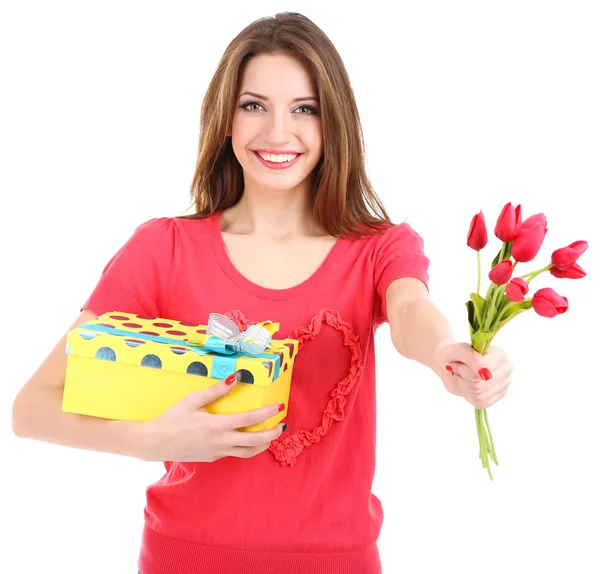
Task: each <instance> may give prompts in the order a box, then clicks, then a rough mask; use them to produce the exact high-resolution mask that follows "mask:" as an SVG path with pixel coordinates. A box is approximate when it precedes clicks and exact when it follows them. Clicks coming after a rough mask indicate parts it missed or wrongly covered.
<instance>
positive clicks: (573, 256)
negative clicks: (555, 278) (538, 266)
mask: <svg viewBox="0 0 600 574" xmlns="http://www.w3.org/2000/svg"><path fill="white" fill-rule="evenodd" d="M587 248H588V243H587V241H574V242H573V243H571V245H568V246H567V247H562V248H561V249H557V250H556V251H554V252H553V253H552V264H553V265H554V266H555V267H558V268H559V269H566V268H567V267H570V266H571V265H573V263H575V261H577V259H578V258H579V256H580V255H581V254H582V253H583V252H584V251H585V250H586V249H587Z"/></svg>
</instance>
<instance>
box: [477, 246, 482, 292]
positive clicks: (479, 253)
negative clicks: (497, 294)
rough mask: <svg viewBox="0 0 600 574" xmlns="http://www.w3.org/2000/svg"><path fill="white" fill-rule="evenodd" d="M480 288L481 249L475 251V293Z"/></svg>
mask: <svg viewBox="0 0 600 574" xmlns="http://www.w3.org/2000/svg"><path fill="white" fill-rule="evenodd" d="M480 288H481V249H480V250H479V251H477V295H479V289H480Z"/></svg>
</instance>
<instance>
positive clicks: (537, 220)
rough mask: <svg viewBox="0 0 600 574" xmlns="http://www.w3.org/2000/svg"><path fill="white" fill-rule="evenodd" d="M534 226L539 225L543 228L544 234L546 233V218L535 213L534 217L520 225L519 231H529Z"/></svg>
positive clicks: (541, 214)
mask: <svg viewBox="0 0 600 574" xmlns="http://www.w3.org/2000/svg"><path fill="white" fill-rule="evenodd" d="M534 225H541V226H542V227H543V228H544V233H545V232H546V231H548V229H547V226H548V225H547V223H546V216H545V215H544V214H543V213H536V214H535V215H531V216H530V217H528V218H527V219H526V220H525V221H523V223H522V224H521V230H523V229H529V228H531V227H533V226H534Z"/></svg>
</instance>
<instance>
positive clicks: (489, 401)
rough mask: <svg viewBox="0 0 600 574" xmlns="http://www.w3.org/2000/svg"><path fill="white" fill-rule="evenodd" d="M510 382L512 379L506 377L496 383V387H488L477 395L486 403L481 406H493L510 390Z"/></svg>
mask: <svg viewBox="0 0 600 574" xmlns="http://www.w3.org/2000/svg"><path fill="white" fill-rule="evenodd" d="M510 383H511V380H510V379H509V378H508V379H504V380H503V381H502V383H501V384H499V385H496V386H495V387H494V388H492V389H488V390H486V391H484V392H483V393H481V394H479V395H477V399H478V400H479V401H481V403H482V404H483V405H484V406H483V407H480V408H488V407H489V406H492V405H493V404H494V403H496V402H498V401H499V400H500V399H501V398H502V397H503V396H504V395H506V393H507V392H508V387H509V386H510Z"/></svg>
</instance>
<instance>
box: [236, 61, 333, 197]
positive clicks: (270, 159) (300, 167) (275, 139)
mask: <svg viewBox="0 0 600 574" xmlns="http://www.w3.org/2000/svg"><path fill="white" fill-rule="evenodd" d="M240 86H241V89H240V91H239V93H238V96H239V97H238V99H237V102H236V110H235V114H234V118H233V125H232V131H231V134H230V135H231V141H232V146H233V151H234V153H235V155H236V157H237V159H238V161H239V162H240V164H241V166H242V168H243V170H244V180H245V184H246V187H248V186H249V185H250V186H253V187H254V186H257V187H259V188H262V189H270V190H277V191H281V190H293V189H296V188H299V187H302V186H303V185H304V186H306V185H307V184H309V183H310V180H311V175H312V172H313V170H314V168H315V166H316V165H317V163H318V162H319V160H320V159H321V155H322V152H323V138H322V133H321V116H320V108H319V102H318V99H317V98H318V95H317V92H316V90H315V88H314V86H313V85H312V82H311V77H310V75H309V74H308V72H307V71H306V70H305V68H304V67H303V65H302V64H301V63H300V62H299V61H298V60H296V59H294V58H292V57H290V56H287V55H283V54H277V55H271V54H269V55H267V54H260V55H258V56H255V57H253V58H252V59H250V60H249V61H248V63H247V64H246V68H245V70H244V74H243V77H242V80H241V84H240Z"/></svg>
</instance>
